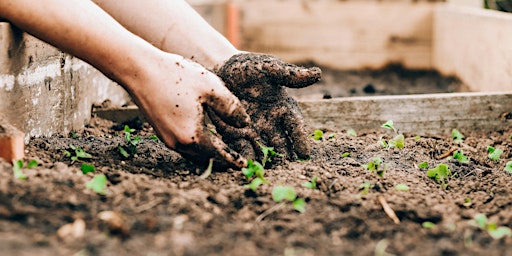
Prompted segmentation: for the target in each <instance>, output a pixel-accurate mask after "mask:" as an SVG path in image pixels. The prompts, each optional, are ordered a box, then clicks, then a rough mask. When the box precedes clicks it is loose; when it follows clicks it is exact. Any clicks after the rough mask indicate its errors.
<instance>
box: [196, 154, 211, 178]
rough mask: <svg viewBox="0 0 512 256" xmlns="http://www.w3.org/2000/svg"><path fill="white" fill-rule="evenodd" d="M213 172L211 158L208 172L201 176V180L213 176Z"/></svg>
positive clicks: (207, 168)
mask: <svg viewBox="0 0 512 256" xmlns="http://www.w3.org/2000/svg"><path fill="white" fill-rule="evenodd" d="M212 171H213V158H210V162H208V167H206V170H205V171H204V173H203V174H201V176H199V178H200V179H203V180H204V179H206V178H208V176H210V174H212Z"/></svg>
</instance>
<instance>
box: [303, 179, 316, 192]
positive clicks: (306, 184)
mask: <svg viewBox="0 0 512 256" xmlns="http://www.w3.org/2000/svg"><path fill="white" fill-rule="evenodd" d="M317 179H318V177H317V176H313V178H311V181H306V182H304V183H302V186H303V187H306V188H310V189H318V188H317V187H316V180H317Z"/></svg>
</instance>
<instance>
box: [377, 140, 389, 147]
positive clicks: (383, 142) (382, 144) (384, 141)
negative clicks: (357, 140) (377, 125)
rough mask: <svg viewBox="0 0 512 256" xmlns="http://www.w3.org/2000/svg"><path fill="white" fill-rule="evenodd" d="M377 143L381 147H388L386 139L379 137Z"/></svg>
mask: <svg viewBox="0 0 512 256" xmlns="http://www.w3.org/2000/svg"><path fill="white" fill-rule="evenodd" d="M379 145H380V146H381V147H382V148H387V147H388V143H387V142H386V140H384V139H380V140H379Z"/></svg>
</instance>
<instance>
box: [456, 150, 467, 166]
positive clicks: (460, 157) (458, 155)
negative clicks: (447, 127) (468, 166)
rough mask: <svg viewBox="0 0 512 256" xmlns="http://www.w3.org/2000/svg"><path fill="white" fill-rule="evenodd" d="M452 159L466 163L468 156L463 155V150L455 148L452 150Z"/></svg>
mask: <svg viewBox="0 0 512 256" xmlns="http://www.w3.org/2000/svg"><path fill="white" fill-rule="evenodd" d="M453 159H455V160H458V161H459V162H461V163H467V162H469V158H468V157H467V156H466V155H464V152H463V151H462V150H456V151H455V152H453Z"/></svg>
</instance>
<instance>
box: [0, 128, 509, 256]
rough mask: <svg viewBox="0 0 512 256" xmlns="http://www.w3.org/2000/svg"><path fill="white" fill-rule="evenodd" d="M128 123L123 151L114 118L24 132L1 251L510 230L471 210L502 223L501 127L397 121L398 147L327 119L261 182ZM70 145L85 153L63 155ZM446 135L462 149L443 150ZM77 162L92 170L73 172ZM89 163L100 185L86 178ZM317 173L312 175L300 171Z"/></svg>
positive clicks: (423, 238) (323, 243)
mask: <svg viewBox="0 0 512 256" xmlns="http://www.w3.org/2000/svg"><path fill="white" fill-rule="evenodd" d="M128 125H129V126H130V127H131V128H133V129H135V132H134V133H133V135H134V136H141V138H142V139H143V141H142V142H141V143H139V144H138V145H137V153H136V154H135V155H133V156H130V157H124V156H123V155H122V154H121V153H120V151H119V146H128V144H127V142H126V141H125V137H124V136H125V134H124V131H123V127H124V124H116V123H112V122H110V121H108V120H103V119H99V118H93V120H92V121H91V123H90V125H88V126H87V127H86V129H85V130H84V131H83V132H80V133H73V134H57V135H54V136H52V137H48V138H34V139H32V140H31V141H30V143H29V144H28V145H27V147H26V158H25V162H28V161H29V160H32V159H35V160H37V162H38V163H39V164H38V166H36V167H34V168H32V169H28V168H24V169H23V173H24V174H25V175H26V176H27V178H26V180H22V179H16V178H15V177H14V176H13V170H12V167H11V166H10V165H9V164H8V163H6V162H3V161H2V160H0V251H1V252H2V255H287V256H288V255H389V254H387V253H391V254H395V255H512V237H504V238H501V239H493V238H492V237H491V236H490V235H489V234H488V232H487V231H485V230H481V229H480V228H478V227H475V226H473V225H471V223H470V222H471V220H472V219H473V218H474V217H475V216H476V215H477V214H478V213H482V214H485V215H486V216H487V217H488V218H489V221H490V222H493V223H496V224H497V225H498V226H508V227H512V186H510V185H509V184H510V183H511V182H512V175H511V174H508V173H506V172H505V171H504V168H505V165H506V163H507V162H509V161H512V127H504V129H503V130H501V131H487V132H481V133H471V131H461V132H462V133H463V134H464V135H465V136H466V138H465V140H464V142H463V143H456V142H454V141H453V140H452V138H451V135H450V134H439V135H437V136H421V137H420V138H419V139H418V138H417V137H415V136H416V135H421V134H405V147H404V148H403V149H396V148H382V147H381V146H380V145H379V143H378V140H379V139H381V138H384V139H390V138H392V137H393V136H394V135H393V134H392V132H391V131H389V130H386V129H383V128H380V127H375V128H374V129H371V130H360V131H356V132H357V136H352V135H349V134H348V133H347V131H325V136H324V140H320V141H315V140H313V139H311V146H312V157H311V159H310V160H307V161H298V162H289V161H286V160H283V159H274V160H273V161H272V164H273V165H272V166H267V168H266V173H265V176H266V178H267V180H268V181H269V182H270V183H271V184H270V185H262V186H260V188H259V189H258V190H257V191H256V192H253V191H252V190H250V189H248V188H246V187H245V185H246V184H248V183H249V180H248V179H247V178H245V176H244V175H243V174H242V172H241V171H240V170H232V169H230V170H228V171H226V172H213V173H211V174H210V175H209V176H207V177H206V178H203V177H202V176H201V174H203V172H204V170H199V169H197V168H196V167H195V166H194V165H192V164H191V163H189V162H187V161H186V160H184V159H182V158H181V157H180V156H179V155H178V154H177V153H175V152H174V151H172V150H169V149H167V148H166V147H165V146H164V144H163V143H161V142H159V141H155V140H152V139H151V136H152V135H153V134H154V132H153V130H152V128H151V127H150V125H148V124H147V123H145V122H141V121H133V122H130V123H128ZM397 128H399V127H397ZM309 129H310V130H311V131H312V129H313V128H311V127H309ZM333 133H334V134H336V136H335V137H334V138H330V139H329V138H328V137H329V135H331V134H333ZM70 145H73V146H75V147H80V148H83V149H84V150H85V151H86V152H87V153H89V154H91V155H92V158H91V159H80V160H79V161H72V160H71V159H70V157H69V156H68V155H66V153H65V152H66V151H70V152H73V150H72V149H71V148H70ZM487 146H493V147H495V148H499V149H503V150H504V152H503V154H502V155H501V158H500V160H499V161H492V160H489V159H488V157H487ZM453 148H458V149H461V150H463V152H464V153H465V154H466V155H467V156H468V157H469V159H470V160H469V162H467V163H460V162H459V161H457V160H454V159H449V158H442V157H441V156H442V155H443V154H445V153H446V152H451V150H452V149H453ZM344 153H349V156H345V157H344V156H343V154H344ZM445 155H446V154H445ZM375 157H379V158H381V159H382V162H383V165H386V172H385V174H384V176H383V177H379V176H377V175H376V174H375V172H370V171H368V170H366V169H365V168H364V167H362V165H364V164H367V163H368V162H369V161H371V160H372V159H374V158H375ZM425 161H426V162H427V163H428V164H429V166H430V168H432V167H434V166H436V165H437V164H440V163H445V164H447V165H448V166H449V167H450V169H451V171H452V173H453V174H454V175H453V176H452V177H451V178H450V180H449V181H448V182H447V184H446V186H443V185H442V184H439V183H437V182H436V181H435V180H433V179H431V178H428V177H427V175H426V171H427V170H426V169H420V168H419V167H418V165H419V163H421V162H425ZM83 163H88V164H93V165H94V166H95V169H96V170H95V172H94V173H87V174H82V171H81V165H82V164H83ZM100 174H104V175H105V176H106V177H107V188H106V194H105V195H100V194H97V193H96V192H94V191H92V190H91V189H88V188H87V187H86V184H87V183H88V182H89V181H91V180H92V179H93V177H94V176H95V175H100ZM315 176H316V177H318V180H317V187H318V189H309V188H305V187H303V186H302V185H301V184H302V183H304V182H306V181H310V180H311V179H312V178H313V177H315ZM365 182H369V184H370V188H369V190H368V193H366V194H365V193H364V190H363V189H361V185H362V184H363V183H365ZM398 184H406V185H407V186H408V187H409V191H399V190H397V189H396V188H395V186H396V185H398ZM276 185H289V186H292V187H293V188H295V190H296V191H297V194H298V196H299V197H300V198H303V199H304V200H305V201H306V202H307V206H306V211H305V212H304V213H299V212H297V211H296V210H294V209H293V208H292V207H291V204H290V203H287V204H280V203H276V202H274V201H273V200H272V195H271V194H272V189H273V187H274V186H276ZM383 205H388V206H389V208H390V209H391V212H394V213H395V214H396V218H398V220H399V223H396V222H395V221H396V219H395V220H394V219H393V218H392V217H390V215H388V213H386V212H385V211H384V209H383ZM388 212H389V210H388ZM425 222H432V223H433V224H434V227H432V228H425V227H423V226H422V225H423V224H424V223H425Z"/></svg>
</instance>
